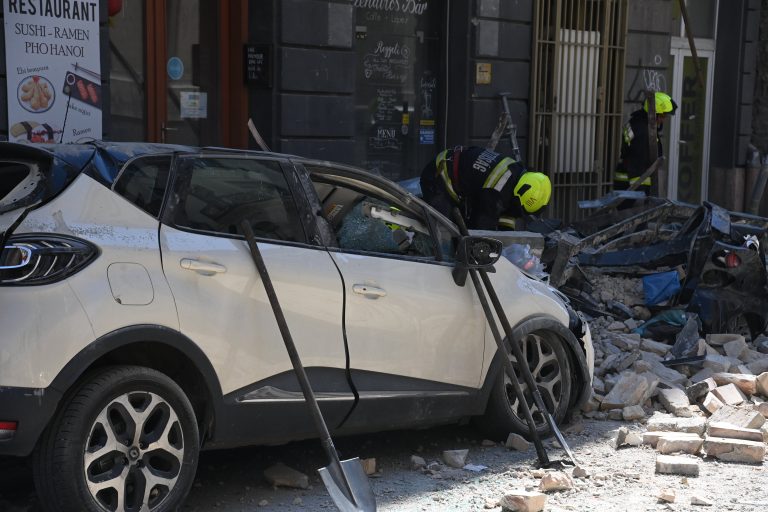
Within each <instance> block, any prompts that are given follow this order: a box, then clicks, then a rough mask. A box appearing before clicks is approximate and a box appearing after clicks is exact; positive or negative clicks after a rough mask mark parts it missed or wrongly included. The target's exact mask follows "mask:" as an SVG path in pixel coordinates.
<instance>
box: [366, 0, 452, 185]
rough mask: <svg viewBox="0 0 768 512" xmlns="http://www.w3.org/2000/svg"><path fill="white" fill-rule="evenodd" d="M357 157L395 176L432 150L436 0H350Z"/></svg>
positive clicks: (417, 166) (416, 170)
mask: <svg viewBox="0 0 768 512" xmlns="http://www.w3.org/2000/svg"><path fill="white" fill-rule="evenodd" d="M353 6H354V7H355V9H356V11H355V16H356V49H357V57H358V66H357V70H358V71H357V87H356V92H355V95H356V97H355V100H356V105H357V109H356V111H357V128H358V133H364V134H365V136H364V137H361V138H360V139H358V141H357V154H358V161H359V162H358V163H361V165H363V166H364V167H366V168H367V169H369V170H372V171H375V172H379V173H381V174H382V175H384V176H386V177H388V178H391V179H394V180H402V179H407V178H412V177H415V176H418V175H419V174H420V172H421V168H422V167H423V166H424V165H425V164H426V163H427V162H428V161H429V160H430V159H431V158H434V154H435V153H437V149H436V142H437V140H436V139H437V138H436V136H435V130H436V128H437V114H438V109H437V94H438V92H439V90H438V89H439V88H438V78H437V76H438V74H437V70H438V69H439V66H440V45H439V20H440V19H441V16H442V14H443V9H444V5H443V3H442V2H437V1H436V0H432V1H421V2H413V1H404V0H392V1H384V2H382V1H374V0H355V1H354V2H353Z"/></svg>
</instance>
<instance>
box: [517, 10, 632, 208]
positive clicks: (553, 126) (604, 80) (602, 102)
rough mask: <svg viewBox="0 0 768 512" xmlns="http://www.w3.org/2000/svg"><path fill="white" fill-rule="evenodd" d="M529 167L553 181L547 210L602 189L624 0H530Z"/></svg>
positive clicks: (615, 143)
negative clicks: (532, 9) (532, 10)
mask: <svg viewBox="0 0 768 512" xmlns="http://www.w3.org/2000/svg"><path fill="white" fill-rule="evenodd" d="M535 6H536V10H535V14H534V40H535V48H534V55H533V72H532V77H533V83H532V84H531V87H532V90H531V124H530V126H531V134H532V136H531V137H530V142H529V144H530V146H529V151H528V154H529V155H530V157H529V167H530V168H531V169H535V170H538V171H541V172H544V173H547V174H548V175H549V176H550V178H551V179H552V184H553V186H554V191H553V197H552V201H551V203H550V204H551V206H550V211H549V216H550V217H556V218H561V219H563V220H565V221H571V220H576V219H578V218H580V217H583V212H581V211H580V210H579V209H578V204H577V203H578V201H581V200H589V199H596V198H598V197H601V196H602V195H604V194H605V193H606V192H608V191H609V189H610V187H611V181H612V177H613V169H614V167H615V165H616V163H617V161H618V158H619V149H620V145H621V144H620V136H621V125H622V95H623V90H624V47H625V41H626V34H627V0H543V1H537V2H535Z"/></svg>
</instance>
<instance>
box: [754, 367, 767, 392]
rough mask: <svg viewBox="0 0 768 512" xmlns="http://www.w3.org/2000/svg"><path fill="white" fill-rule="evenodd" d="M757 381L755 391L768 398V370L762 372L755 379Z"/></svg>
mask: <svg viewBox="0 0 768 512" xmlns="http://www.w3.org/2000/svg"><path fill="white" fill-rule="evenodd" d="M755 380H756V381H757V392H758V393H759V394H760V395H762V396H764V397H765V398H768V372H763V373H761V374H760V375H758V376H757V377H756V379H755Z"/></svg>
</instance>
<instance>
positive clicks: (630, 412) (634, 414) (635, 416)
mask: <svg viewBox="0 0 768 512" xmlns="http://www.w3.org/2000/svg"><path fill="white" fill-rule="evenodd" d="M621 415H622V418H623V419H624V421H636V420H641V419H643V418H645V411H644V410H643V408H642V406H640V405H632V406H629V407H625V408H624V409H623V410H622V411H621Z"/></svg>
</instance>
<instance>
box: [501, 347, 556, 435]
mask: <svg viewBox="0 0 768 512" xmlns="http://www.w3.org/2000/svg"><path fill="white" fill-rule="evenodd" d="M552 343H557V341H554V342H553V341H551V340H550V338H549V337H548V336H541V335H539V334H535V333H532V334H528V335H527V336H526V337H525V338H524V339H523V343H522V347H521V349H522V351H523V357H524V358H525V359H526V360H527V361H528V368H530V369H531V373H532V374H533V379H534V381H535V382H536V387H538V388H539V393H541V398H542V399H543V400H544V405H546V406H547V408H548V409H549V411H550V413H552V414H554V411H556V410H557V408H558V406H559V405H560V401H561V400H562V396H563V371H562V367H561V364H562V363H561V361H560V360H558V358H557V354H556V353H555V351H554V349H553V348H552ZM509 359H510V361H512V364H513V365H514V366H515V368H516V369H517V359H515V356H513V355H512V354H510V357H509ZM517 374H518V375H517V377H518V382H519V383H520V387H521V388H522V390H523V394H524V395H525V398H526V402H527V403H528V406H529V407H530V409H531V415H532V416H533V421H534V423H536V428H537V429H538V428H543V427H545V426H546V425H547V422H546V419H545V418H544V415H543V414H541V410H540V409H539V408H538V406H537V405H536V404H535V403H534V401H533V395H532V394H531V393H530V391H529V390H528V385H527V384H526V383H525V381H524V380H523V377H522V375H521V374H520V372H517ZM504 389H505V390H506V393H507V400H508V401H509V406H510V408H511V409H512V413H513V414H514V415H515V416H517V417H518V418H519V419H520V421H521V422H523V424H525V415H524V414H523V411H522V409H521V404H520V402H519V400H518V399H517V396H516V395H515V390H514V388H513V387H512V379H511V378H510V377H509V375H507V373H506V372H504Z"/></svg>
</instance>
